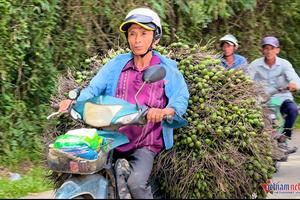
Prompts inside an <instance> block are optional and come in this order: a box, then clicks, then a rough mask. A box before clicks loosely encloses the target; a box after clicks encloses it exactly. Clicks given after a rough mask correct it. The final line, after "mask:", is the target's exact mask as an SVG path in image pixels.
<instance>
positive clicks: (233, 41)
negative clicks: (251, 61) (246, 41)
mask: <svg viewBox="0 0 300 200" xmlns="http://www.w3.org/2000/svg"><path fill="white" fill-rule="evenodd" d="M220 41H221V46H222V45H223V43H224V42H226V43H229V44H232V45H234V46H235V49H237V48H238V47H239V44H238V41H237V39H236V38H235V37H234V36H233V35H231V34H228V35H225V36H224V37H222V38H221V39H220Z"/></svg>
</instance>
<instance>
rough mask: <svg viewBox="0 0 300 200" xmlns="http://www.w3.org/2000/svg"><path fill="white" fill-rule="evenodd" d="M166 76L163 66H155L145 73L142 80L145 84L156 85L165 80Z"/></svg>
mask: <svg viewBox="0 0 300 200" xmlns="http://www.w3.org/2000/svg"><path fill="white" fill-rule="evenodd" d="M165 76H166V70H165V68H164V67H163V66H162V65H153V66H151V67H150V68H148V69H146V70H145V71H144V73H143V77H142V78H143V81H144V82H145V83H154V82H156V81H160V80H162V79H164V78H165Z"/></svg>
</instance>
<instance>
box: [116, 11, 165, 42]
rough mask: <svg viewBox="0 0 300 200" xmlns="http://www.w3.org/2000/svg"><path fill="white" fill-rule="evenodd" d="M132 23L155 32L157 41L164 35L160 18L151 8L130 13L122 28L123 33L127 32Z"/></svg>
mask: <svg viewBox="0 0 300 200" xmlns="http://www.w3.org/2000/svg"><path fill="white" fill-rule="evenodd" d="M132 23H135V24H138V25H140V26H142V27H143V28H145V29H147V30H151V31H154V32H155V34H154V38H155V40H157V39H159V38H160V37H161V35H162V27H161V23H160V18H159V16H158V15H157V13H156V12H154V11H153V10H151V9H149V8H136V9H133V10H132V11H130V12H129V13H128V14H127V16H126V17H125V20H124V22H123V23H122V24H121V26H120V31H121V32H123V33H124V32H126V31H127V30H128V28H129V27H130V25H131V24H132Z"/></svg>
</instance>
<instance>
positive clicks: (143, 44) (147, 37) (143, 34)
mask: <svg viewBox="0 0 300 200" xmlns="http://www.w3.org/2000/svg"><path fill="white" fill-rule="evenodd" d="M153 37H154V36H153V31H149V30H147V29H145V28H143V27H141V26H140V25H138V24H132V25H131V26H130V27H129V29H128V43H129V46H130V49H131V51H132V52H133V53H134V54H135V55H142V54H144V53H145V52H146V51H147V50H148V48H149V47H150V45H152V41H153Z"/></svg>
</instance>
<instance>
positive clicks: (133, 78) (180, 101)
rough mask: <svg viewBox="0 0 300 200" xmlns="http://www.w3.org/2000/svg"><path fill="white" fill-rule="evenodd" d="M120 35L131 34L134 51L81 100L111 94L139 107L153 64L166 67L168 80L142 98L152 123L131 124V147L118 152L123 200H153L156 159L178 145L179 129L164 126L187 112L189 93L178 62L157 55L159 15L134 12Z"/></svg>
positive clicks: (110, 66)
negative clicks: (175, 138)
mask: <svg viewBox="0 0 300 200" xmlns="http://www.w3.org/2000/svg"><path fill="white" fill-rule="evenodd" d="M120 31H121V32H123V33H124V34H125V36H126V39H127V43H128V45H129V48H130V50H131V52H130V53H127V54H120V55H117V56H116V57H115V58H113V59H112V60H110V61H109V62H108V63H107V64H106V65H105V66H103V67H102V68H101V70H100V71H99V72H98V73H97V75H96V76H95V77H94V78H93V79H92V80H91V82H90V83H89V85H88V87H86V88H85V89H84V90H83V91H82V92H81V94H80V96H79V97H78V99H77V101H84V100H87V99H89V98H92V97H94V96H99V95H110V96H115V97H118V98H121V99H124V100H126V101H128V102H130V103H133V104H135V103H136V101H135V98H134V97H135V95H136V93H137V92H138V90H139V88H140V87H141V86H142V84H143V80H142V75H143V71H144V70H146V69H148V68H150V67H151V66H153V65H157V64H160V65H163V67H164V68H165V69H166V77H165V78H164V80H161V81H158V82H155V83H149V84H146V85H145V87H144V88H143V90H142V91H141V92H140V93H139V95H138V97H137V99H138V102H139V104H140V105H145V106H147V107H149V111H148V114H147V120H148V123H147V124H146V125H145V126H143V127H141V126H135V125H128V126H124V127H122V128H120V129H119V132H121V133H123V134H125V135H126V136H127V137H128V139H129V143H127V144H124V145H122V146H120V147H118V148H116V149H115V151H114V157H115V159H116V163H115V171H116V177H117V184H118V185H117V187H118V188H119V191H120V192H121V194H122V195H120V198H129V197H128V195H127V190H128V189H129V192H130V193H131V196H132V198H134V199H152V198H153V194H152V192H151V188H150V187H149V186H148V184H147V182H148V179H149V176H150V174H151V171H152V167H153V162H154V158H155V156H156V155H157V154H158V153H160V152H161V150H163V149H164V148H165V149H170V148H171V147H172V146H173V129H172V128H168V127H163V126H162V123H161V122H162V120H163V117H164V116H166V115H168V116H174V115H175V113H176V114H177V115H178V116H182V115H183V114H184V113H185V112H186V109H187V106H188V99H189V92H188V88H187V84H186V82H185V80H184V78H183V75H182V74H181V73H180V71H179V70H178V68H177V64H176V62H175V61H173V60H171V59H168V58H166V57H165V56H162V55H160V54H159V53H158V52H156V51H154V50H153V48H155V45H156V44H158V42H159V40H160V38H161V36H162V26H161V22H160V18H159V16H158V15H157V13H155V12H154V11H153V10H151V9H149V8H136V9H133V10H132V11H130V12H129V13H128V14H127V16H126V18H125V19H124V21H123V23H122V24H121V26H120ZM124 180H125V184H123V183H124ZM127 186H128V187H127Z"/></svg>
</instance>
